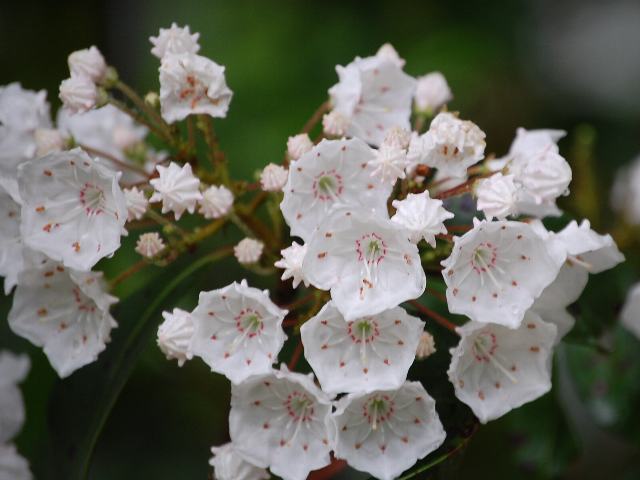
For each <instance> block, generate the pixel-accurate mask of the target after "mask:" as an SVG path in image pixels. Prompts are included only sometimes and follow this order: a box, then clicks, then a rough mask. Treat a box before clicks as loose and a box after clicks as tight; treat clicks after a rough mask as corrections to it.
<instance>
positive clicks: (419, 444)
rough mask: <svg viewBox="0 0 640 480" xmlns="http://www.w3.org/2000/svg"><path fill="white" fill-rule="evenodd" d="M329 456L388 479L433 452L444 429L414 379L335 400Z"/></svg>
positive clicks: (385, 479)
mask: <svg viewBox="0 0 640 480" xmlns="http://www.w3.org/2000/svg"><path fill="white" fill-rule="evenodd" d="M332 419H333V421H334V427H333V430H334V435H335V447H334V448H335V456H336V457H337V458H342V459H344V460H346V461H347V463H348V464H349V465H350V466H352V467H353V468H355V469H357V470H362V471H364V472H367V473H370V474H371V475H373V476H374V477H376V478H379V479H380V480H392V479H394V478H396V477H398V476H399V475H400V474H401V473H402V472H403V471H405V470H406V469H408V468H409V467H411V466H412V465H413V464H414V463H416V461H418V460H419V459H421V458H424V457H425V456H427V455H428V454H429V453H431V452H433V451H434V450H436V449H437V448H438V447H439V446H440V445H442V442H444V440H445V438H446V435H447V434H446V433H445V431H444V428H443V427H442V423H441V422H440V418H439V417H438V414H437V412H436V409H435V401H434V400H433V398H431V397H430V396H429V394H428V393H427V392H426V391H425V389H424V387H423V386H422V385H421V384H420V383H419V382H405V383H404V385H402V386H401V387H400V388H399V389H397V390H381V391H376V392H373V393H369V394H364V393H351V394H349V395H346V396H345V397H343V398H341V399H340V400H338V402H337V404H336V411H335V412H334V413H333V415H332Z"/></svg>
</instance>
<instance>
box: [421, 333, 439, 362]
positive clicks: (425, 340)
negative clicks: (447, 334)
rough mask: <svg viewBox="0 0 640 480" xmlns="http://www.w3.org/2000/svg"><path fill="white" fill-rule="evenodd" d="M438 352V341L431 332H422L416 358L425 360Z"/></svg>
mask: <svg viewBox="0 0 640 480" xmlns="http://www.w3.org/2000/svg"><path fill="white" fill-rule="evenodd" d="M434 353H436V341H435V340H434V338H433V335H431V334H430V333H429V332H422V334H421V335H420V341H419V342H418V348H417V349H416V358H417V359H418V360H424V359H425V358H427V357H430V356H431V355H433V354H434Z"/></svg>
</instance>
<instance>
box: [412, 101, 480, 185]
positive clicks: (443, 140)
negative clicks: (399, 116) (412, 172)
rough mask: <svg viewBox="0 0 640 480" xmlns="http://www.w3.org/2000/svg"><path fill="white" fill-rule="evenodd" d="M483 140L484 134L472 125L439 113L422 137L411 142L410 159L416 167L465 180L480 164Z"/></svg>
mask: <svg viewBox="0 0 640 480" xmlns="http://www.w3.org/2000/svg"><path fill="white" fill-rule="evenodd" d="M484 138H485V134H484V132H483V131H482V130H480V128H478V126H477V125H476V124H475V123H473V122H470V121H469V120H460V119H459V118H458V117H457V116H456V115H454V114H453V113H449V112H442V113H439V114H438V115H437V116H436V118H434V119H433V121H432V122H431V126H430V127H429V130H428V131H427V132H426V133H425V134H424V135H422V136H420V137H414V138H413V139H412V142H411V143H412V145H411V146H410V154H411V155H410V156H411V157H412V159H414V158H415V160H414V161H417V162H418V163H422V164H425V165H428V166H429V167H433V168H437V169H438V171H439V172H440V173H441V174H443V175H446V176H449V177H458V178H459V177H464V176H465V175H466V173H467V168H469V167H470V166H471V165H474V164H476V163H478V161H480V160H482V158H483V156H484V148H485V145H486V144H485V141H484Z"/></svg>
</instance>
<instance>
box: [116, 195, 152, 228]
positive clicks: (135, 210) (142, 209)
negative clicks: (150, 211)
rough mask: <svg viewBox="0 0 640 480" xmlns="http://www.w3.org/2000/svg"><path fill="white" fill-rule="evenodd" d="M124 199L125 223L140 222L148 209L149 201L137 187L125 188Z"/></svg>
mask: <svg viewBox="0 0 640 480" xmlns="http://www.w3.org/2000/svg"><path fill="white" fill-rule="evenodd" d="M122 192H123V193H124V199H125V202H126V203H127V221H129V222H131V221H133V220H140V219H141V218H142V217H143V216H144V214H145V213H146V211H147V208H148V207H149V200H147V197H146V196H145V194H144V192H143V191H142V190H138V187H132V188H125V189H124V190H123V191H122Z"/></svg>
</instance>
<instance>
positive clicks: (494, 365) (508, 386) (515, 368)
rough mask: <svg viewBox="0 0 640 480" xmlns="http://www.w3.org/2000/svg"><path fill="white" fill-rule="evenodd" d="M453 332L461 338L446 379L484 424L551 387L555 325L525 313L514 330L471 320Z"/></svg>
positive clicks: (454, 351)
mask: <svg viewBox="0 0 640 480" xmlns="http://www.w3.org/2000/svg"><path fill="white" fill-rule="evenodd" d="M457 330H458V332H459V333H460V335H461V337H462V338H461V339H460V343H459V344H458V346H457V347H456V348H454V349H451V356H452V359H451V365H450V366H449V371H448V374H449V380H450V381H451V383H452V384H453V385H454V387H455V393H456V397H458V399H459V400H460V401H462V402H464V403H466V404H467V405H469V407H471V410H473V413H475V415H476V417H478V419H479V420H480V421H481V422H482V423H487V422H488V421H489V420H495V419H496V418H499V417H501V416H502V415H504V414H505V413H507V412H509V411H510V410H512V409H514V408H517V407H520V406H521V405H524V404H525V403H527V402H530V401H532V400H535V399H536V398H538V397H540V396H542V395H544V394H545V393H547V392H548V391H549V390H550V389H551V358H552V355H553V346H554V342H555V338H556V327H555V325H552V324H550V323H545V322H543V321H542V320H541V319H540V317H539V316H538V315H537V314H535V313H533V312H527V314H526V316H525V318H524V321H523V322H522V325H521V326H520V327H519V328H517V329H510V328H506V327H503V326H501V325H496V324H483V323H477V322H469V323H467V324H466V325H464V326H463V327H459V328H458V329H457Z"/></svg>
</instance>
